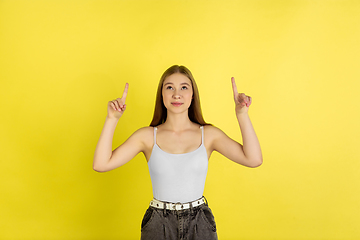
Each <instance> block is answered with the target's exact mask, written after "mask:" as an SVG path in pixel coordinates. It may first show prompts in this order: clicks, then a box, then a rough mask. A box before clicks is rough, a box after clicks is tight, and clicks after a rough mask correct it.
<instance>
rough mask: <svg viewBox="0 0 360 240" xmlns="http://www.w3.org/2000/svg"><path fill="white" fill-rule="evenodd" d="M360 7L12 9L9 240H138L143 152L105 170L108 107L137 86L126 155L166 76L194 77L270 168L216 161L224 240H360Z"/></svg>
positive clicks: (209, 107)
mask: <svg viewBox="0 0 360 240" xmlns="http://www.w3.org/2000/svg"><path fill="white" fill-rule="evenodd" d="M359 43H360V2H359V1H347V0H344V1H340V0H339V1H325V0H323V1H300V0H299V1H250V0H249V1H220V0H218V1H186V0H181V1H180V0H169V1H111V0H108V1H100V0H97V1H63V0H61V1H60V0H54V1H38V0H36V1H25V0H23V1H22V0H17V1H11V0H0V81H1V86H0V104H1V105H0V107H1V118H0V124H1V125H0V126H1V130H0V132H1V134H0V150H1V154H0V158H1V174H0V192H1V197H0V239H1V240H15V239H19V240H20V239H21V240H30V239H31V240H32V239H37V240H42V239H44V240H45V239H51V240H53V239H73V240H78V239H84V240H85V239H94V240H95V239H102V240H108V239H109V240H110V239H139V238H140V224H141V219H142V217H143V214H144V212H145V210H146V208H147V207H148V204H149V201H150V200H151V198H152V188H151V181H150V176H149V173H148V169H147V164H146V161H145V158H144V156H142V155H141V154H139V155H138V156H137V157H135V158H134V159H133V160H132V161H130V162H129V163H128V164H126V165H124V166H122V167H121V168H119V169H116V170H113V171H111V172H107V173H97V172H95V171H93V170H92V160H93V154H94V150H95V147H96V143H97V141H98V138H99V136H100V133H101V130H102V127H103V124H104V120H105V116H106V105H107V102H108V101H109V100H112V99H114V98H117V97H119V96H121V94H122V92H123V89H124V86H125V83H126V82H128V83H129V93H128V98H127V110H126V112H125V114H124V115H123V117H122V118H121V120H120V122H119V124H118V126H117V129H116V132H115V136H114V141H113V146H114V148H115V147H117V146H118V145H119V144H121V143H122V142H123V141H124V140H125V139H127V138H128V137H129V136H130V134H131V133H132V132H134V131H135V130H136V129H138V128H140V127H143V126H147V125H148V124H149V123H150V121H151V119H152V114H153V109H154V103H155V94H156V88H157V84H158V81H159V79H160V76H161V74H162V73H163V72H164V71H165V70H166V69H167V68H168V67H170V66H171V65H173V64H180V65H185V66H187V67H188V68H189V69H190V70H191V71H192V72H193V74H194V77H195V79H196V80H197V83H198V87H199V90H200V97H201V102H202V109H203V114H204V117H205V120H206V121H208V122H210V123H212V124H214V125H215V126H217V127H219V128H220V129H222V130H223V131H224V132H225V133H227V134H228V135H229V136H230V137H232V138H234V139H236V140H238V141H240V142H242V139H241V134H240V130H239V127H238V125H237V121H236V117H235V112H234V102H233V95H232V89H231V81H230V79H231V77H232V76H233V77H235V79H236V82H237V85H238V89H239V91H240V92H245V93H246V94H247V95H250V96H251V97H252V98H253V104H252V105H251V107H250V110H249V114H250V118H251V119H252V123H253V125H254V128H255V131H256V133H257V135H258V138H259V140H260V143H261V147H262V152H263V157H264V163H263V165H262V166H261V167H259V168H255V169H251V168H246V167H243V166H241V165H237V164H235V163H233V162H231V161H230V160H228V159H226V158H224V157H223V156H221V155H220V154H217V153H213V155H212V157H211V159H210V164H209V170H208V176H207V181H206V186H205V196H206V197H207V199H208V201H209V204H210V207H211V208H212V210H213V212H214V215H215V219H216V221H217V227H218V235H219V239H224V240H226V239H244V240H245V239H254V240H255V239H259V240H260V239H264V240H265V239H276V240H277V239H284V240H289V239H326V240H327V239H341V240H344V239H354V240H355V239H360V228H359V225H360V191H359V188H360V180H359V176H360V162H359V160H360V154H359V150H358V144H359V138H360V129H359V122H360V115H359V110H360V106H359V101H360V97H359V93H358V92H359V89H360V81H359V78H360V67H359V62H360V47H359V46H360V45H359Z"/></svg>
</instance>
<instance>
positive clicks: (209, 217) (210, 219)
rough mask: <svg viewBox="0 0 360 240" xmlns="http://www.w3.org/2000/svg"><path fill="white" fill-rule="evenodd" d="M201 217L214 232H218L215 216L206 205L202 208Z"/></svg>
mask: <svg viewBox="0 0 360 240" xmlns="http://www.w3.org/2000/svg"><path fill="white" fill-rule="evenodd" d="M201 216H202V218H203V219H204V220H205V222H206V223H207V224H208V226H209V227H210V228H211V229H212V230H213V231H214V232H216V223H215V218H214V215H213V213H212V211H211V209H210V208H209V207H208V206H206V205H205V206H203V207H202V208H201Z"/></svg>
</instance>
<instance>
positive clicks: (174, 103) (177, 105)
mask: <svg viewBox="0 0 360 240" xmlns="http://www.w3.org/2000/svg"><path fill="white" fill-rule="evenodd" d="M171 104H172V105H173V106H175V107H179V106H181V105H183V103H180V102H172V103H171Z"/></svg>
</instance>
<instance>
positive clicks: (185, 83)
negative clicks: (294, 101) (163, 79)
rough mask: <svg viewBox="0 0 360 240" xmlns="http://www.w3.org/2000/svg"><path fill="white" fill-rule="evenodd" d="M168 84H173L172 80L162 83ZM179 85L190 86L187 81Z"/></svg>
mask: <svg viewBox="0 0 360 240" xmlns="http://www.w3.org/2000/svg"><path fill="white" fill-rule="evenodd" d="M168 84H173V83H172V82H167V83H165V84H164V86H166V85H168ZM180 85H188V86H189V87H190V84H188V83H187V82H183V83H180Z"/></svg>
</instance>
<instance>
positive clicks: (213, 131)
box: [204, 125, 225, 139]
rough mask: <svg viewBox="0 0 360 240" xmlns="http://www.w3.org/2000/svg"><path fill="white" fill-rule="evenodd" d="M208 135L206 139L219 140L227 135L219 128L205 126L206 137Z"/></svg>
mask: <svg viewBox="0 0 360 240" xmlns="http://www.w3.org/2000/svg"><path fill="white" fill-rule="evenodd" d="M205 134H206V135H207V136H206V138H210V139H212V138H217V137H221V136H223V135H225V133H224V132H223V131H222V130H221V129H220V128H218V127H215V126H212V125H205V126H204V135H205Z"/></svg>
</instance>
